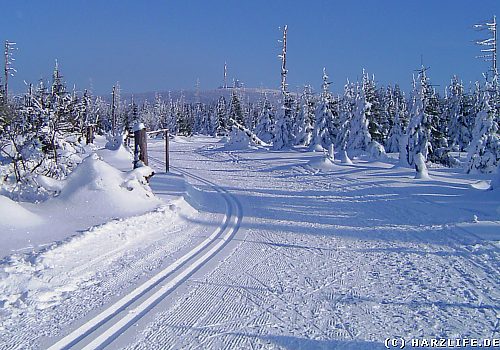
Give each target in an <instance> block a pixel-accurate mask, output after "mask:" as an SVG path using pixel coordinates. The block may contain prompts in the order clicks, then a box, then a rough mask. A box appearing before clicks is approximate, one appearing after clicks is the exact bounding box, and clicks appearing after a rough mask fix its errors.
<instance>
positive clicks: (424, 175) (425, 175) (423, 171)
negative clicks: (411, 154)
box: [415, 153, 430, 180]
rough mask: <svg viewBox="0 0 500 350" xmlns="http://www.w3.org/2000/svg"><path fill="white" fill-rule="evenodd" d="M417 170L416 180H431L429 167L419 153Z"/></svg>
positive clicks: (416, 157)
mask: <svg viewBox="0 0 500 350" xmlns="http://www.w3.org/2000/svg"><path fill="white" fill-rule="evenodd" d="M415 168H416V171H417V172H416V174H415V179H419V180H429V179H430V176H429V172H428V170H427V165H426V164H425V159H424V156H423V155H422V153H417V155H416V156H415Z"/></svg>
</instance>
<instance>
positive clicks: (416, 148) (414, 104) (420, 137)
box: [399, 69, 431, 167]
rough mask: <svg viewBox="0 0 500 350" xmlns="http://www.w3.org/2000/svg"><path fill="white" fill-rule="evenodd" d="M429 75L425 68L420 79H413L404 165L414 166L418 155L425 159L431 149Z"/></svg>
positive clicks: (402, 156)
mask: <svg viewBox="0 0 500 350" xmlns="http://www.w3.org/2000/svg"><path fill="white" fill-rule="evenodd" d="M426 89H427V77H426V75H425V70H423V69H422V70H421V71H420V74H419V76H418V80H415V79H414V81H413V93H412V97H411V107H410V123H409V124H408V128H407V131H406V134H405V137H404V138H403V139H402V140H401V145H400V149H399V151H400V152H399V160H400V162H401V163H402V164H403V165H407V166H408V165H409V166H411V167H413V166H414V165H415V160H416V156H417V154H418V153H421V154H422V156H423V159H424V161H427V156H428V155H429V152H430V150H431V143H430V138H431V125H430V122H431V117H430V116H429V114H427V109H426V107H427V106H426V105H427V103H428V100H427V98H426Z"/></svg>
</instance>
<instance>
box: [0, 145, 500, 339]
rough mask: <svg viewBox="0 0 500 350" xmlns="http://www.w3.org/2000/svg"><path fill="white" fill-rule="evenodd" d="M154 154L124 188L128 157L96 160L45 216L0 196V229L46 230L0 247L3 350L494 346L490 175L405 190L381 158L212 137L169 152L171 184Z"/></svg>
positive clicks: (498, 216)
mask: <svg viewBox="0 0 500 350" xmlns="http://www.w3.org/2000/svg"><path fill="white" fill-rule="evenodd" d="M163 149H164V142H163V141H162V140H151V141H150V142H149V150H148V152H149V155H150V157H151V158H150V166H151V169H149V168H148V167H144V168H140V169H137V170H134V171H130V170H129V169H130V168H131V162H130V154H129V153H128V152H127V150H126V149H125V148H123V149H122V148H121V147H119V148H116V150H115V151H111V150H99V151H97V154H95V155H91V156H89V157H87V158H86V159H84V160H83V162H82V163H81V164H80V165H79V166H78V167H77V168H76V170H74V171H73V173H72V174H71V175H70V176H69V177H68V178H67V179H66V180H64V181H62V182H53V181H51V180H50V179H44V178H40V179H39V180H40V181H39V183H41V184H42V183H43V186H44V187H46V188H47V189H48V190H50V191H53V192H55V193H58V195H57V196H55V197H54V198H52V199H50V200H48V201H46V202H42V203H37V204H29V203H16V202H12V201H11V200H9V199H6V198H5V197H1V196H0V206H1V207H2V211H0V215H3V213H4V210H3V209H4V208H7V209H8V212H12V213H13V214H16V215H27V216H30V215H34V216H33V217H34V218H37V219H39V220H42V221H41V222H37V221H36V220H35V221H34V223H33V225H34V226H32V227H29V233H27V229H24V228H21V227H20V226H14V227H11V228H10V231H5V230H4V229H2V231H1V232H2V233H4V232H7V234H4V235H5V236H6V239H5V240H3V241H2V243H3V244H2V248H1V253H2V254H3V255H2V256H5V258H4V259H3V261H2V262H1V263H0V348H8V349H10V348H13V349H14V348H40V349H42V348H50V347H51V346H53V345H54V344H56V345H57V344H59V345H60V346H64V344H67V345H69V346H70V347H73V345H75V347H77V348H81V347H85V346H87V347H89V348H93V347H99V346H101V345H103V344H104V345H106V348H109V349H118V348H120V349H146V348H159V347H161V348H207V349H218V348H276V349H295V348H301V349H318V348H325V349H383V348H385V347H384V339H385V338H387V337H392V336H397V337H404V338H405V339H406V340H409V339H411V338H413V337H419V338H424V337H428V338H431V337H433V338H491V337H493V338H497V337H498V329H497V324H498V310H497V309H498V300H499V298H500V292H499V291H500V278H499V275H498V271H499V269H500V266H499V257H500V256H499V250H498V249H499V248H500V192H499V191H498V190H497V189H495V186H493V188H494V190H489V188H490V183H493V184H494V183H495V181H498V180H495V176H496V177H498V176H499V175H496V174H495V175H493V174H491V175H487V174H474V175H473V174H463V173H462V172H461V171H460V170H456V169H449V168H442V167H429V168H428V169H427V168H425V169H426V171H427V173H428V175H429V176H428V177H425V181H415V179H414V178H415V170H414V169H412V168H406V167H401V166H397V165H398V160H397V159H395V158H394V155H392V154H388V155H387V157H381V158H380V159H374V158H373V157H370V156H369V155H368V156H366V155H365V156H359V157H356V158H353V160H352V161H351V162H350V164H346V162H347V159H348V158H346V156H347V155H346V154H344V151H341V152H340V153H339V154H337V157H328V155H326V154H319V153H318V152H312V151H311V150H307V149H306V147H302V148H300V147H298V148H295V149H290V150H287V151H280V152H276V151H270V150H268V149H266V148H263V147H259V148H249V147H242V148H227V147H226V145H222V144H221V143H220V140H219V139H217V138H211V137H210V138H208V137H193V138H184V137H175V138H173V139H172V141H171V159H170V162H171V169H172V170H171V171H172V173H169V174H165V173H164V172H163V171H164V163H163V159H164V158H163V157H164V155H163V153H162V152H163ZM332 151H333V150H332ZM100 157H103V158H104V160H102V159H100ZM334 158H335V159H336V160H333V159H334ZM337 159H339V160H337ZM416 161H417V163H418V162H419V161H421V162H424V159H423V157H422V158H418V157H417V159H416ZM417 165H420V166H421V169H424V167H425V162H424V163H423V164H421V163H418V164H417ZM117 168H118V169H117ZM151 171H154V172H155V173H156V174H155V175H154V176H153V177H152V178H151V181H150V183H149V184H146V183H144V180H143V178H144V176H146V175H149V174H150V173H151ZM421 174H423V172H422V173H421ZM131 203H133V204H131ZM7 216H8V215H7ZM7 220H8V218H7ZM4 221H5V218H4V219H2V220H1V222H4ZM13 221H14V222H15V223H17V221H20V220H13ZM22 221H23V222H24V220H22ZM26 222H29V220H26ZM35 233H36V234H35ZM16 235H17V237H24V239H25V241H24V242H23V244H20V243H19V242H16V241H15V239H13V238H12V237H13V236H16ZM27 239H30V240H31V242H30V244H29V245H28V244H27V241H26V240H27ZM27 245H28V247H29V248H28V249H22V250H21V251H18V250H19V249H20V248H27ZM104 321H107V322H104ZM94 329H95V331H94ZM80 337H82V338H83V340H82V342H81V343H78V344H76V341H77V340H78V339H79V338H80ZM58 342H59V343H58ZM59 345H58V346H56V347H55V348H58V347H59Z"/></svg>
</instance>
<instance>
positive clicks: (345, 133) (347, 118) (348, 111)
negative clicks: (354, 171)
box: [335, 81, 356, 164]
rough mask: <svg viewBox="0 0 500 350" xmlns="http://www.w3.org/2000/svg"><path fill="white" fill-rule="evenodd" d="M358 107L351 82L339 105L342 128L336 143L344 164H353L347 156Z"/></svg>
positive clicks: (345, 87) (345, 86)
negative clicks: (351, 129)
mask: <svg viewBox="0 0 500 350" xmlns="http://www.w3.org/2000/svg"><path fill="white" fill-rule="evenodd" d="M355 107H356V86H355V85H354V84H352V83H350V82H349V81H347V83H346V84H345V85H344V95H343V97H342V99H341V100H340V104H339V120H340V126H339V131H338V133H337V138H336V140H335V143H336V145H337V147H338V148H339V149H340V152H339V153H340V160H341V161H342V162H343V163H347V164H351V163H352V162H351V160H350V159H349V157H348V155H347V147H348V142H349V133H350V128H351V120H352V118H353V116H354V110H355Z"/></svg>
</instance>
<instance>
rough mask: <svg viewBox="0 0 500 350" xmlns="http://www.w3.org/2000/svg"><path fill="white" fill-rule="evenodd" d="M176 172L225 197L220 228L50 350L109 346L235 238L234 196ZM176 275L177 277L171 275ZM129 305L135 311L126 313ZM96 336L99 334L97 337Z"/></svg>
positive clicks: (237, 223) (236, 214) (238, 216)
mask: <svg viewBox="0 0 500 350" xmlns="http://www.w3.org/2000/svg"><path fill="white" fill-rule="evenodd" d="M151 158H152V160H154V161H156V162H157V163H159V164H163V165H164V164H165V163H164V162H163V161H161V160H160V159H157V158H153V157H151ZM176 171H178V172H180V173H182V174H184V175H185V176H187V177H190V178H192V179H195V180H197V181H200V182H202V183H204V184H206V185H208V186H210V187H212V188H213V189H214V190H215V191H216V192H218V193H219V194H220V195H221V196H222V198H223V199H224V201H225V204H226V213H225V216H224V219H223V221H222V223H221V225H220V226H219V227H218V228H217V229H216V230H215V231H214V232H213V233H212V234H211V235H210V236H209V237H207V238H206V239H205V240H204V241H203V242H201V243H200V244H199V245H198V246H196V247H195V248H193V249H192V250H190V251H189V252H188V253H186V254H185V255H183V256H182V257H181V258H179V259H178V260H176V261H175V262H174V263H172V264H170V265H169V266H167V267H166V268H164V269H163V270H161V271H160V272H158V273H157V274H156V275H155V276H153V277H152V278H150V279H149V280H147V281H146V282H144V283H143V284H141V285H140V286H138V287H137V288H136V289H134V290H133V291H132V292H130V293H129V294H127V295H125V296H124V297H122V298H121V299H119V300H118V301H116V302H115V303H114V304H113V305H111V306H110V307H108V308H107V309H105V310H103V311H102V312H101V313H99V314H98V315H97V316H95V317H94V318H92V319H91V320H89V321H87V322H86V323H84V324H83V325H82V326H80V327H78V328H77V329H75V330H73V331H72V332H71V333H70V334H68V335H66V336H65V337H63V338H62V339H60V340H59V341H57V342H56V343H55V344H53V345H52V346H50V347H49V348H48V350H56V349H69V348H72V347H74V346H76V345H77V344H79V343H83V342H84V341H85V343H86V345H85V346H84V347H83V349H102V348H104V347H106V346H107V345H109V344H110V343H111V342H112V341H113V340H114V339H116V338H117V337H118V336H119V335H120V334H122V333H123V332H124V331H125V330H126V329H128V328H129V327H130V326H131V325H133V324H134V323H135V322H137V320H139V319H140V318H141V317H143V316H144V315H145V314H147V313H148V312H149V311H150V310H151V309H152V308H153V307H154V306H156V305H157V304H158V303H159V302H160V301H161V300H163V298H165V297H166V296H167V295H168V294H170V293H171V292H172V291H173V290H174V289H175V288H177V287H178V286H179V285H180V284H181V283H183V282H184V281H185V280H186V279H188V278H189V277H190V276H191V275H192V274H194V273H195V272H196V271H197V270H198V269H199V268H201V267H202V266H203V265H204V264H205V263H207V262H208V260H209V259H210V258H212V257H213V256H214V255H215V254H217V253H218V252H219V251H220V250H222V248H223V247H224V246H225V245H226V244H227V243H228V242H229V241H230V240H231V239H232V238H233V237H234V235H235V234H236V232H237V231H238V229H239V227H240V224H241V220H242V216H243V213H242V208H241V205H240V203H239V202H238V201H237V200H236V199H235V198H234V197H233V195H231V194H230V193H229V192H228V191H227V190H225V189H223V188H221V187H220V186H218V185H216V184H215V183H213V182H210V181H207V180H205V179H203V178H201V177H199V176H196V175H193V174H190V173H188V172H186V171H184V170H181V169H177V168H176ZM174 273H176V275H175V276H172V275H173V274H174ZM169 277H171V278H170V279H169ZM130 306H133V308H132V309H131V310H128V311H127V308H129V307H130ZM124 313H125V315H123V314H124ZM97 333H99V334H98V335H96V334H97Z"/></svg>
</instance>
